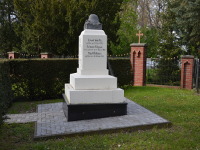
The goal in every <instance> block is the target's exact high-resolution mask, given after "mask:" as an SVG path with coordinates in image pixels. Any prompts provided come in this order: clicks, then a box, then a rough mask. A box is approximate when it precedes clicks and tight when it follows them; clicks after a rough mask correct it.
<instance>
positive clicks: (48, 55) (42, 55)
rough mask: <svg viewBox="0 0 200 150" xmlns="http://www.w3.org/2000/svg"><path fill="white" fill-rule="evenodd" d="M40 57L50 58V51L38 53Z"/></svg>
mask: <svg viewBox="0 0 200 150" xmlns="http://www.w3.org/2000/svg"><path fill="white" fill-rule="evenodd" d="M40 56H41V58H52V54H51V53H40Z"/></svg>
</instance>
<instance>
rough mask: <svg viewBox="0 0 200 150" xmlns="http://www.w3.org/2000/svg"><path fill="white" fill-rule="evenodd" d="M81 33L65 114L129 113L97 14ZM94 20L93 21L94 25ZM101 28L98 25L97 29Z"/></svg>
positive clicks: (84, 116) (67, 88)
mask: <svg viewBox="0 0 200 150" xmlns="http://www.w3.org/2000/svg"><path fill="white" fill-rule="evenodd" d="M90 19H97V20H95V21H94V20H90V21H89V22H88V23H86V24H85V27H89V29H88V28H86V29H85V30H84V31H82V33H81V35H80V36H79V68H77V73H74V74H70V83H69V84H65V94H63V97H64V99H65V104H64V105H63V110H64V113H65V115H66V117H67V119H68V121H76V120H85V119H95V118H103V117H112V116H120V115H126V113H127V103H125V98H124V90H122V89H120V88H117V78H116V77H113V76H110V75H108V69H107V35H106V34H105V32H104V31H103V30H101V29H100V28H98V27H101V24H100V23H99V21H98V17H97V16H96V15H91V16H90ZM92 23H93V24H92ZM96 27H97V28H96Z"/></svg>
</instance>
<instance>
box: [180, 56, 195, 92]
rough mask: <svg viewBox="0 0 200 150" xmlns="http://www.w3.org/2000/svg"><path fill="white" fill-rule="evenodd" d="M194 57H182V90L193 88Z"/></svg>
mask: <svg viewBox="0 0 200 150" xmlns="http://www.w3.org/2000/svg"><path fill="white" fill-rule="evenodd" d="M193 66H194V56H191V55H186V56H182V57H181V88H184V89H192V88H193V68H194V67H193Z"/></svg>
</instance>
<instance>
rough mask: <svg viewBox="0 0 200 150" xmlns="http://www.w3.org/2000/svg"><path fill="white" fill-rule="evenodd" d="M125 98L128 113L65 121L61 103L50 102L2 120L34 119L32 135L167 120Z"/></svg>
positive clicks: (165, 121)
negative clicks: (31, 110)
mask: <svg viewBox="0 0 200 150" xmlns="http://www.w3.org/2000/svg"><path fill="white" fill-rule="evenodd" d="M126 102H127V103H128V114H127V115H125V116H118V117H108V118H101V119H91V120H82V121H72V122H68V121H67V119H66V117H65V115H64V113H63V110H62V105H63V103H52V104H40V105H38V108H37V111H38V112H37V113H29V114H12V115H7V117H8V118H10V119H7V120H6V121H5V122H7V123H26V122H34V121H36V127H35V134H34V137H35V138H42V137H49V136H59V135H70V134H78V133H87V132H94V131H104V130H114V129H123V128H133V129H134V128H136V129H142V128H143V127H145V126H146V127H148V126H154V125H155V126H163V125H170V124H171V123H170V122H169V121H168V120H166V119H164V118H162V117H160V116H158V115H156V114H155V113H153V112H151V111H149V110H147V109H145V108H144V107H142V106H140V105H138V104H136V103H135V102H133V101H131V100H128V99H126Z"/></svg>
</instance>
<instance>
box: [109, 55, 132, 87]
mask: <svg viewBox="0 0 200 150" xmlns="http://www.w3.org/2000/svg"><path fill="white" fill-rule="evenodd" d="M109 61H110V64H111V67H112V70H113V73H114V76H115V77H117V80H118V86H120V87H121V86H124V85H132V82H133V80H132V79H133V76H132V72H131V63H130V59H129V58H112V59H109Z"/></svg>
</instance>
